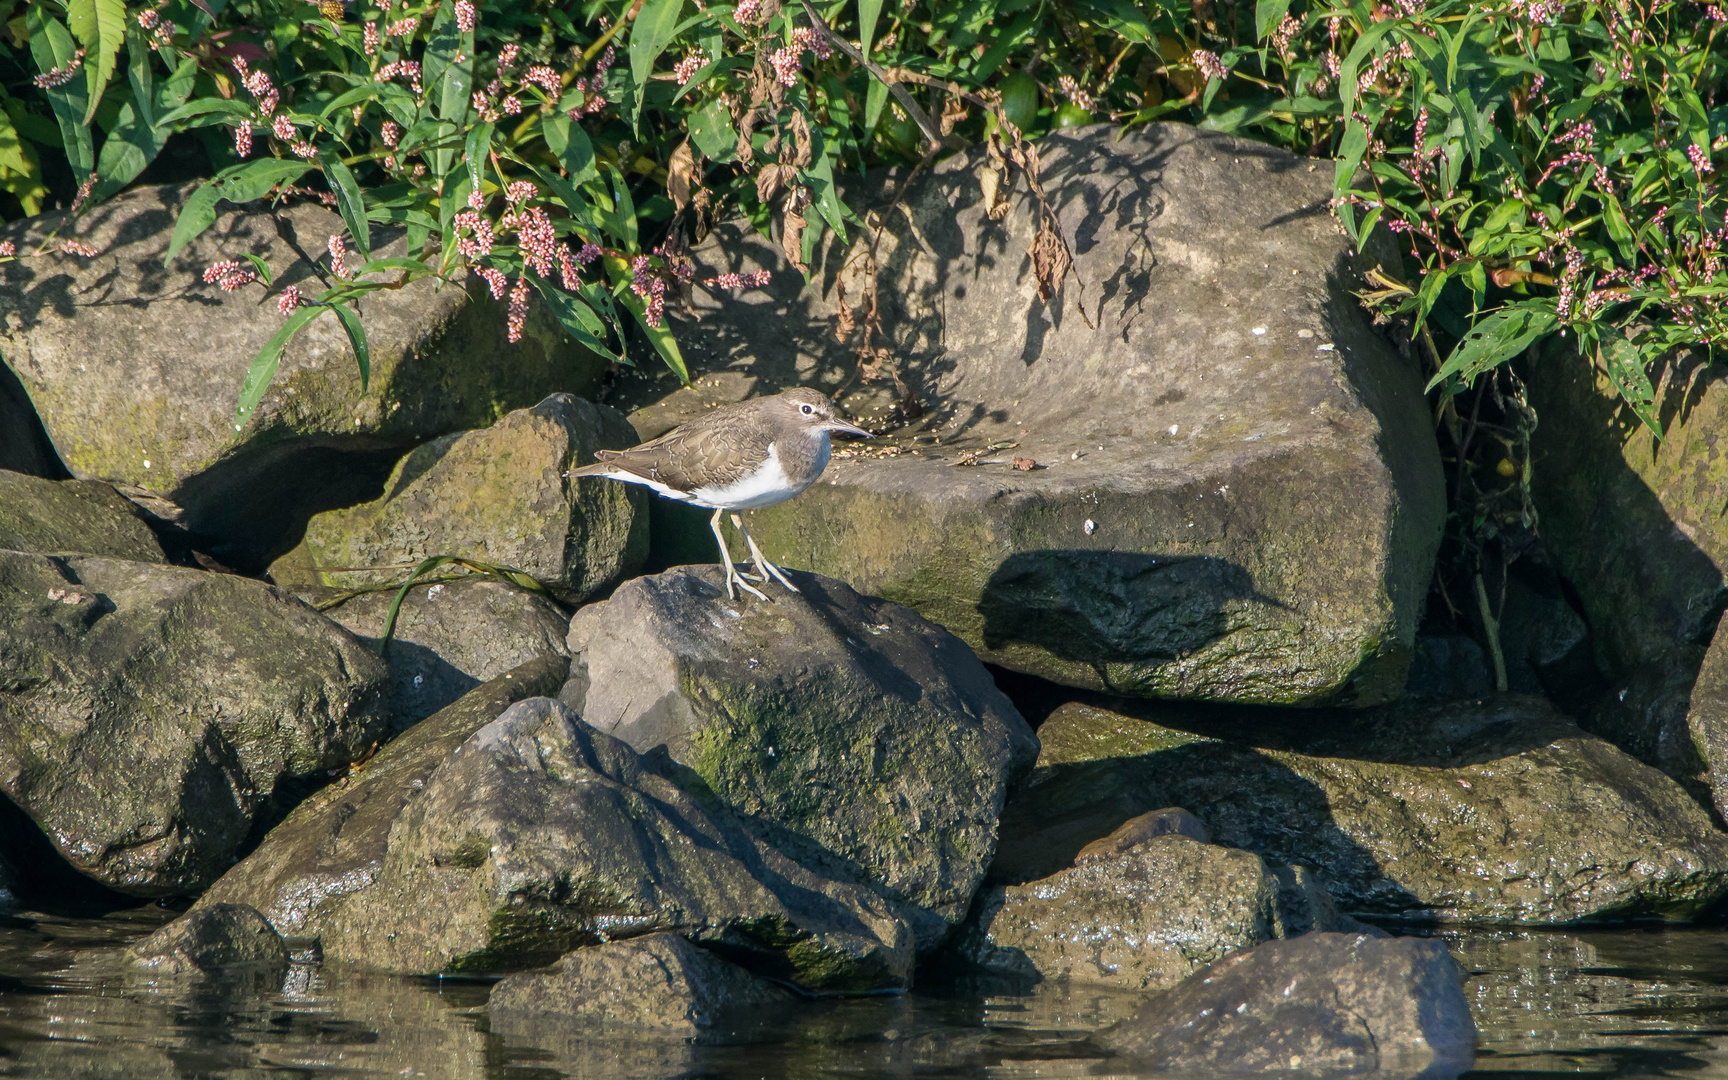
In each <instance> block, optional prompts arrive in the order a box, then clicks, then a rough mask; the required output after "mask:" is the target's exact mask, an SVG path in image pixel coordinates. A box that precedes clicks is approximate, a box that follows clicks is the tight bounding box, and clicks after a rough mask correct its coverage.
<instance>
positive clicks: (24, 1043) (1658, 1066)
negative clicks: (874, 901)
mask: <svg viewBox="0 0 1728 1080" xmlns="http://www.w3.org/2000/svg"><path fill="white" fill-rule="evenodd" d="M170 914H171V913H169V912H164V911H160V910H158V909H155V908H150V907H146V908H141V909H136V910H132V911H123V912H117V913H112V914H109V915H106V916H103V917H100V918H84V919H78V918H66V917H50V916H13V917H4V918H0V1076H7V1077H32V1078H43V1080H85V1078H90V1080H96V1078H101V1080H134V1078H148V1080H154V1078H157V1077H161V1078H169V1077H172V1078H177V1080H203V1078H218V1077H220V1078H223V1080H229V1078H258V1080H262V1078H266V1077H268V1078H270V1080H282V1078H286V1077H294V1078H308V1080H311V1078H323V1077H331V1078H356V1080H358V1078H385V1077H391V1078H413V1077H428V1078H441V1080H442V1078H448V1080H470V1078H473V1080H481V1078H484V1080H555V1078H559V1077H573V1078H595V1080H600V1078H605V1080H621V1078H634V1077H642V1078H656V1080H658V1078H662V1077H692V1078H695V1077H701V1078H704V1080H709V1078H712V1080H722V1078H724V1080H731V1078H757V1077H799V1078H813V1080H814V1078H821V1077H836V1078H840V1077H844V1078H858V1080H874V1078H878V1077H896V1078H906V1080H911V1078H914V1077H916V1078H919V1080H927V1078H928V1080H935V1078H947V1077H955V1078H961V1077H964V1078H980V1080H981V1078H1001V1080H1011V1078H1019V1077H1041V1078H1049V1077H1096V1076H1121V1075H1127V1074H1126V1073H1124V1072H1123V1070H1122V1067H1121V1066H1120V1064H1119V1063H1115V1062H1111V1061H1109V1060H1107V1059H1105V1058H1104V1057H1103V1056H1102V1055H1101V1054H1100V1053H1099V1052H1098V1051H1097V1050H1096V1049H1095V1048H1093V1047H1091V1046H1090V1045H1089V1044H1088V1043H1087V1041H1086V1036H1087V1033H1088V1032H1090V1031H1091V1030H1093V1029H1095V1028H1097V1027H1099V1026H1102V1025H1104V1024H1108V1023H1110V1022H1112V1021H1114V1020H1116V1019H1119V1018H1121V1017H1122V1016H1124V1015H1126V1014H1127V1013H1128V1012H1130V1011H1131V1010H1132V1009H1133V1007H1134V1004H1135V999H1134V998H1133V997H1130V996H1125V995H1120V994H1112V993H1107V992H1099V991H1095V990H1088V989H1069V988H1064V987H1060V986H1049V985H1046V986H1041V987H1038V988H1035V990H1034V991H1033V992H1032V993H1029V994H1007V993H989V992H986V991H984V990H980V989H978V988H975V987H974V988H971V989H967V988H958V987H957V988H949V989H946V990H942V991H936V992H932V991H920V992H917V993H912V994H907V995H897V996H886V997H873V998H862V999H853V1000H848V1001H838V1002H831V1003H823V1004H820V1005H815V1006H812V1007H810V1008H809V1009H808V1010H807V1011H806V1012H805V1013H804V1014H803V1015H802V1017H801V1019H800V1021H799V1022H798V1023H797V1024H796V1025H795V1026H792V1027H790V1028H788V1029H787V1030H785V1031H783V1032H781V1033H780V1034H779V1035H778V1036H777V1037H776V1039H775V1041H773V1042H771V1043H768V1044H764V1045H755V1046H732V1047H693V1046H683V1045H666V1044H662V1043H655V1042H640V1041H632V1040H629V1039H623V1038H607V1039H603V1040H593V1039H583V1038H582V1037H580V1036H579V1035H578V1034H577V1033H573V1032H571V1031H568V1030H558V1029H556V1028H546V1027H530V1028H511V1027H508V1026H503V1027H498V1028H495V1027H494V1026H493V1025H492V1024H491V1023H490V1021H489V1019H488V1017H487V1014H486V1008H485V1005H486V993H487V988H488V987H487V984H486V983H484V982H477V981H476V982H469V981H450V980H435V979H411V978H393V977H388V976H377V975H365V974H360V973H354V972H344V971H340V970H335V969H332V968H330V967H319V966H316V965H295V966H294V967H293V968H292V969H291V970H290V972H289V974H288V975H287V977H286V978H285V979H281V980H277V979H272V980H270V982H269V983H268V984H264V985H259V984H257V983H256V982H252V981H247V980H239V981H233V982H227V983H221V984H204V985H201V986H189V985H187V984H184V983H181V984H171V983H165V982H162V983H159V982H152V981H151V980H149V979H147V978H142V977H140V976H139V975H137V974H135V973H129V972H127V971H125V970H124V969H123V968H122V967H121V966H120V965H119V964H118V958H119V953H120V950H121V949H123V948H124V946H125V944H126V943H127V942H129V941H131V940H133V939H135V938H137V937H139V936H142V935H143V934H146V933H148V932H149V931H150V930H152V929H154V928H155V927H156V926H158V925H160V924H161V923H162V922H163V921H165V920H166V919H167V918H168V917H169V916H170ZM1441 936H1442V937H1443V939H1444V940H1445V941H1446V943H1447V944H1448V946H1449V947H1450V948H1451V949H1452V951H1453V954H1454V955H1455V956H1457V957H1458V958H1459V959H1460V961H1461V962H1462V963H1463V964H1464V966H1465V968H1466V969H1467V970H1468V971H1469V973H1470V975H1469V979H1468V982H1467V983H1466V986H1465V991H1466V994H1467V995H1468V997H1469V999H1470V1001H1471V1005H1472V1007H1473V1008H1474V1010H1475V1012H1476V1023H1477V1025H1478V1027H1479V1028H1480V1029H1481V1043H1480V1051H1479V1057H1478V1059H1477V1062H1476V1070H1475V1071H1474V1072H1471V1073H1469V1074H1466V1075H1467V1076H1468V1077H1471V1078H1486V1077H1513V1076H1516V1077H1522V1078H1534V1077H1538V1076H1541V1075H1545V1074H1548V1075H1559V1074H1566V1075H1578V1074H1586V1075H1592V1076H1603V1077H1610V1076H1612V1077H1646V1076H1647V1077H1681V1076H1684V1077H1693V1078H1706V1077H1717V1076H1720V1077H1725V1078H1728V930H1723V929H1714V928H1712V929H1665V928H1648V929H1593V930H1579V931H1570V932H1559V931H1495V930H1470V931H1447V932H1444V933H1443V934H1442V935H1441Z"/></svg>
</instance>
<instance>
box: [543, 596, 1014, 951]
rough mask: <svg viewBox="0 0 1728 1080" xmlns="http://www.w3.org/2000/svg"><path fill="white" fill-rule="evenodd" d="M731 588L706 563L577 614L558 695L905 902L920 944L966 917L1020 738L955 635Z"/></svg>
mask: <svg viewBox="0 0 1728 1080" xmlns="http://www.w3.org/2000/svg"><path fill="white" fill-rule="evenodd" d="M791 578H792V581H793V582H794V583H795V584H796V585H797V586H798V588H799V590H800V592H799V593H791V592H789V591H787V590H784V589H781V588H779V587H778V586H775V588H774V592H773V596H774V601H773V602H772V603H763V602H761V601H753V600H751V599H749V598H744V599H742V600H739V601H731V600H728V599H727V598H726V593H725V590H724V589H723V588H722V581H721V573H720V570H719V568H718V567H712V566H709V567H680V568H677V569H674V570H669V571H667V572H665V573H663V574H658V575H655V576H652V577H644V578H637V579H636V580H634V581H630V582H628V583H626V584H625V585H623V586H622V587H621V588H619V590H618V591H617V592H616V593H614V594H613V595H612V597H611V599H609V600H607V601H606V602H604V603H602V604H595V605H591V606H589V607H586V608H583V609H582V610H581V611H579V612H577V614H576V617H575V618H574V619H573V620H572V621H571V629H570V644H571V648H572V650H573V651H574V652H575V653H576V654H577V655H576V660H575V662H574V666H573V669H572V670H573V673H574V676H575V677H574V679H573V685H572V686H571V687H569V688H567V690H566V692H565V694H564V698H565V700H567V701H570V702H572V703H573V704H576V705H577V706H578V708H579V709H580V710H581V712H582V715H583V717H584V718H585V719H587V720H588V722H589V723H591V724H593V725H594V726H595V727H596V728H598V729H599V730H601V731H604V732H608V733H610V734H612V735H616V736H617V737H618V738H620V739H623V740H624V741H625V742H627V743H629V744H630V745H632V746H634V747H636V749H638V750H639V751H642V752H644V753H646V752H648V751H650V750H653V749H654V748H655V747H659V746H664V747H665V752H666V753H667V754H669V755H670V757H671V759H672V760H673V761H675V762H677V763H678V764H679V765H681V766H684V767H686V768H687V769H688V770H689V771H691V772H693V773H694V774H695V775H696V776H697V777H699V778H700V783H701V784H702V785H703V787H705V789H706V790H707V791H708V792H710V793H712V795H713V796H714V797H715V798H716V799H718V800H719V801H720V802H723V803H724V804H726V805H727V806H729V807H731V808H732V809H733V810H735V811H736V812H738V813H739V814H741V815H742V816H743V817H745V818H746V819H747V820H748V821H749V822H750V823H751V824H752V827H753V828H754V829H755V830H756V831H757V832H758V833H759V834H761V835H763V836H765V837H766V838H767V839H769V840H770V841H771V842H773V843H776V844H782V845H790V846H789V847H788V851H789V852H793V853H796V852H797V851H799V850H809V849H810V848H811V847H812V846H813V847H814V848H815V849H817V850H816V851H815V852H814V853H813V854H814V857H815V859H814V862H813V864H812V865H818V866H822V867H833V868H834V870H835V872H840V873H844V874H846V875H848V876H851V877H852V878H854V879H856V880H860V881H869V882H872V883H877V884H879V885H880V887H881V888H882V890H883V891H884V893H885V894H886V895H887V896H889V897H891V898H893V899H895V900H896V901H901V902H904V904H905V905H906V906H907V909H908V913H909V917H911V918H912V919H914V926H915V928H916V930H917V933H918V939H919V947H920V948H925V947H928V946H933V945H935V944H936V943H938V942H939V941H940V940H941V938H942V937H943V935H944V934H946V932H947V930H948V927H949V926H950V925H952V924H954V923H958V922H959V921H960V919H961V918H962V917H963V916H964V915H965V913H966V908H967V905H968V904H969V903H970V902H971V900H972V893H973V891H974V890H975V889H976V888H977V885H978V883H979V881H980V880H982V878H983V876H984V871H985V868H986V867H987V866H988V865H989V861H990V856H991V854H992V853H993V851H994V849H995V836H996V822H997V817H998V815H999V814H1000V813H1001V809H1002V802H1003V798H1004V796H1005V795H1006V793H1007V790H1008V783H1009V780H1010V778H1011V777H1013V776H1015V775H1016V774H1018V773H1023V772H1024V771H1025V769H1026V768H1028V767H1029V766H1030V764H1031V762H1032V760H1033V759H1034V758H1035V757H1036V756H1037V752H1038V749H1037V748H1038V741H1037V738H1036V737H1035V736H1034V735H1033V734H1032V731H1031V729H1030V728H1029V727H1027V726H1026V722H1025V721H1024V720H1023V719H1022V718H1021V717H1020V714H1019V712H1017V711H1016V710H1015V708H1014V706H1013V705H1012V704H1011V703H1010V702H1009V701H1008V699H1007V698H1006V697H1005V696H1003V694H1002V693H1001V691H999V690H998V689H997V688H996V684H995V683H994V682H993V681H992V680H991V678H990V673H989V672H988V671H987V670H985V668H984V665H983V664H981V663H979V662H978V659H977V658H976V657H975V656H973V655H972V651H971V650H970V649H968V648H967V647H966V645H965V643H964V642H961V641H960V640H958V639H957V638H955V637H954V636H953V635H952V634H950V633H948V632H947V631H945V630H942V629H941V628H939V627H936V626H932V625H930V624H929V623H927V622H925V621H924V620H923V619H922V618H920V617H919V616H918V615H917V614H915V613H914V612H912V611H909V610H907V609H906V608H903V607H901V606H900V605H898V604H892V603H888V602H886V601H883V600H877V599H874V598H871V597H865V596H860V595H859V594H857V593H856V592H853V591H852V590H851V589H850V588H848V587H847V586H846V585H844V584H841V583H840V582H837V581H832V580H829V579H827V578H822V577H817V576H815V575H811V574H792V575H791Z"/></svg>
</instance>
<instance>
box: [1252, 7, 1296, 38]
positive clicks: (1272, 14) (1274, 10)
mask: <svg viewBox="0 0 1728 1080" xmlns="http://www.w3.org/2000/svg"><path fill="white" fill-rule="evenodd" d="M1289 13H1290V0H1255V3H1254V36H1255V37H1256V38H1258V39H1259V40H1261V41H1265V40H1266V39H1267V38H1268V37H1270V36H1271V35H1272V31H1274V30H1276V29H1278V24H1279V23H1281V22H1283V21H1284V16H1285V15H1288V14H1289Z"/></svg>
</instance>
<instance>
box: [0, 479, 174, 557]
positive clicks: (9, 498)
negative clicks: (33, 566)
mask: <svg viewBox="0 0 1728 1080" xmlns="http://www.w3.org/2000/svg"><path fill="white" fill-rule="evenodd" d="M0 549H4V550H10V551H30V552H36V553H38V554H43V555H56V554H62V553H70V552H78V553H82V554H86V555H107V556H109V557H111V558H115V559H131V560H133V561H135V562H157V563H159V562H167V561H168V558H167V556H166V555H165V554H163V552H162V545H161V543H160V542H159V541H157V539H156V534H155V533H153V532H151V531H150V526H148V525H146V524H145V523H144V519H143V518H142V517H140V516H139V514H138V511H137V510H136V509H135V508H134V507H133V505H132V503H131V502H130V501H128V500H127V498H126V497H125V496H124V495H121V494H120V493H119V492H118V491H115V490H114V489H113V488H111V487H109V486H108V485H107V484H104V483H100V482H98V481H95V480H60V481H55V480H43V479H41V478H39V477H35V476H25V475H23V474H22V473H15V472H7V471H6V470H4V469H0Z"/></svg>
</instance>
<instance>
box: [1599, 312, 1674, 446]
mask: <svg viewBox="0 0 1728 1080" xmlns="http://www.w3.org/2000/svg"><path fill="white" fill-rule="evenodd" d="M1602 362H1603V366H1604V367H1605V368H1606V369H1607V371H1608V380H1609V381H1610V382H1612V383H1613V384H1614V389H1616V390H1618V391H1619V392H1620V397H1621V398H1622V399H1623V400H1624V401H1625V402H1626V404H1627V406H1628V407H1630V408H1631V410H1632V414H1633V415H1634V416H1636V417H1638V420H1639V422H1640V423H1642V424H1643V425H1644V426H1645V427H1647V428H1649V429H1650V433H1651V434H1652V435H1655V436H1656V438H1657V439H1661V438H1662V417H1661V416H1660V414H1659V413H1658V412H1657V409H1656V389H1655V387H1653V386H1651V385H1650V375H1649V372H1648V371H1647V369H1646V365H1645V362H1644V354H1643V353H1641V352H1640V351H1639V350H1638V346H1636V345H1634V344H1632V343H1631V342H1630V341H1627V340H1626V338H1625V336H1624V335H1623V334H1621V333H1619V332H1618V331H1610V332H1609V334H1608V337H1607V340H1605V341H1603V342H1602Z"/></svg>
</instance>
